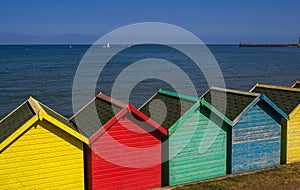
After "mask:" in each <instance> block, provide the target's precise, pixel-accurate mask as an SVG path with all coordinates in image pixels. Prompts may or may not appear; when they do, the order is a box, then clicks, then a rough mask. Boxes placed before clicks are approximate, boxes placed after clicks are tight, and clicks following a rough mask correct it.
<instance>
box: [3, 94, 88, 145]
mask: <svg viewBox="0 0 300 190" xmlns="http://www.w3.org/2000/svg"><path fill="white" fill-rule="evenodd" d="M44 119H45V120H47V121H48V122H51V123H53V124H55V125H56V126H57V127H59V128H61V129H62V130H64V131H65V132H67V133H69V134H71V135H72V136H74V137H75V138H77V139H79V140H81V141H82V142H85V143H88V140H87V139H86V138H85V137H84V136H82V135H81V134H79V133H78V131H77V130H76V128H73V126H72V125H71V124H70V123H69V122H68V120H67V119H66V118H65V117H63V116H62V115H60V114H58V113H57V112H55V111H53V110H52V109H50V108H49V107H47V106H45V105H44V104H41V103H40V102H38V101H37V100H35V99H34V98H32V97H30V98H29V99H28V100H26V101H25V102H24V103H22V104H21V105H20V106H19V107H17V108H16V109H15V110H13V111H12V112H11V113H9V114H8V115H7V116H6V117H4V118H3V119H2V120H1V121H0V150H2V149H3V148H4V147H6V146H7V145H8V144H9V143H11V142H12V141H13V140H14V139H15V138H17V137H18V136H19V135H21V134H22V133H23V132H25V131H26V130H27V129H28V128H29V127H31V126H32V125H33V124H34V123H36V122H37V121H39V120H40V121H41V120H44Z"/></svg>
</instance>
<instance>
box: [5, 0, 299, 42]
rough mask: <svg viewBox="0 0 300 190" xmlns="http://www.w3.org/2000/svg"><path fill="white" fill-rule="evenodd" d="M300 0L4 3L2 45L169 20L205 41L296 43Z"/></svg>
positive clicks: (75, 38)
mask: <svg viewBox="0 0 300 190" xmlns="http://www.w3.org/2000/svg"><path fill="white" fill-rule="evenodd" d="M299 12H300V1H299V0H287V1H282V0H281V1H280V0H264V1H262V0H251V1H246V0H232V1H230V0H227V1H224V0H205V1H204V0H190V1H189V0H187V1H183V0H181V1H179V0H168V1H167V0H165V1H164V0H151V1H150V0H127V1H125V0H88V1H83V0H1V1H0V44H15V43H17V44H36V43H38V44H40V43H47V44H49V43H93V42H94V41H96V40H97V39H98V38H100V37H101V36H102V35H104V34H106V33H108V32H110V31H112V30H114V29H117V28H118V27H121V26H124V25H128V24H133V23H137V22H165V23H169V24H174V25H177V26H179V27H182V28H184V29H186V30H189V31H190V32H192V33H194V34H195V35H197V36H198V37H199V38H200V39H201V40H202V41H204V42H205V43H239V42H252V43H255V42H258V43H263V42H266V43H293V42H296V41H298V36H299V35H300V24H299V23H300V22H299V18H300V17H299Z"/></svg>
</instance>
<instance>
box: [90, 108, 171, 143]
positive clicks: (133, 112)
mask: <svg viewBox="0 0 300 190" xmlns="http://www.w3.org/2000/svg"><path fill="white" fill-rule="evenodd" d="M124 116H126V117H129V118H131V119H132V120H133V121H134V120H135V119H136V120H137V121H138V122H140V121H143V122H142V123H139V125H141V126H140V127H141V128H144V127H147V126H145V125H144V124H146V123H147V124H149V125H151V126H152V127H154V128H155V129H156V130H158V131H159V132H161V133H162V134H164V135H167V134H168V131H167V130H166V129H165V128H163V127H162V126H161V125H159V124H157V123H156V122H155V121H153V120H152V119H151V118H149V117H147V116H146V115H145V114H143V113H142V112H140V111H139V110H137V109H136V108H135V107H133V106H132V105H131V104H129V105H128V106H127V107H125V108H123V109H122V110H121V111H120V112H119V113H117V114H116V115H115V116H114V117H112V118H111V119H110V120H109V121H108V122H107V123H105V124H104V125H103V127H101V128H100V129H99V130H98V131H96V132H95V133H94V135H92V136H91V138H90V143H91V144H92V143H94V142H95V141H96V140H97V139H98V138H99V137H100V136H101V135H102V134H103V133H104V132H105V131H106V130H108V129H109V128H110V127H111V126H112V125H113V124H114V123H116V122H118V120H119V119H120V118H122V117H124ZM132 116H133V117H134V118H132ZM144 130H146V131H147V130H149V129H147V128H144ZM150 131H153V130H151V129H150Z"/></svg>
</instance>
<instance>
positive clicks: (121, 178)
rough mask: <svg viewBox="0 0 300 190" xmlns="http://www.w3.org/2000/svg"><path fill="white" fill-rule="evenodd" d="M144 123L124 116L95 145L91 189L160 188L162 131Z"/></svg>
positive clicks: (92, 158) (92, 152)
mask: <svg viewBox="0 0 300 190" xmlns="http://www.w3.org/2000/svg"><path fill="white" fill-rule="evenodd" d="M142 123H144V124H145V122H140V123H139V124H137V123H135V122H133V121H131V120H130V119H128V118H127V117H124V118H122V119H120V120H119V121H118V122H117V123H115V124H114V125H113V126H112V127H110V128H109V129H108V130H107V131H106V132H105V133H104V134H103V135H101V136H100V137H99V138H98V139H97V140H96V141H95V142H94V143H93V144H92V151H91V168H92V176H91V177H92V189H105V190H107V189H151V188H156V187H161V134H160V133H159V132H158V131H153V127H151V128H149V126H141V124H142ZM145 125H146V124H145ZM141 127H142V128H143V127H145V128H147V129H148V130H149V131H153V132H151V133H148V132H147V131H145V130H144V129H142V128H141Z"/></svg>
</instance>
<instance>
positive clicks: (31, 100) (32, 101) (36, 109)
mask: <svg viewBox="0 0 300 190" xmlns="http://www.w3.org/2000/svg"><path fill="white" fill-rule="evenodd" d="M27 101H28V103H29V105H30V106H31V108H32V110H33V111H34V113H35V114H39V112H40V111H44V112H45V110H44V109H43V108H42V106H41V105H40V102H39V101H38V100H36V99H34V98H33V97H32V96H30V97H29V99H28V100H27Z"/></svg>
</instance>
